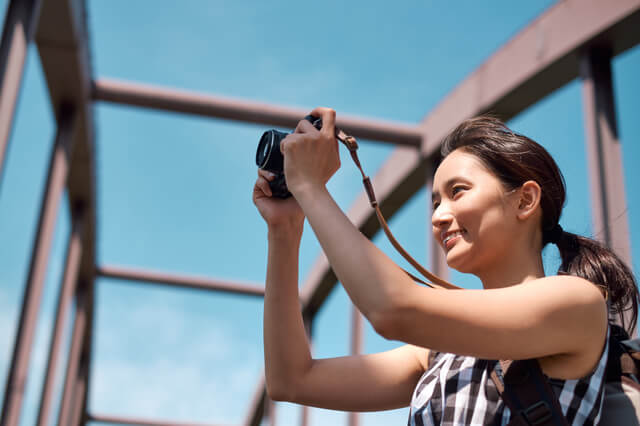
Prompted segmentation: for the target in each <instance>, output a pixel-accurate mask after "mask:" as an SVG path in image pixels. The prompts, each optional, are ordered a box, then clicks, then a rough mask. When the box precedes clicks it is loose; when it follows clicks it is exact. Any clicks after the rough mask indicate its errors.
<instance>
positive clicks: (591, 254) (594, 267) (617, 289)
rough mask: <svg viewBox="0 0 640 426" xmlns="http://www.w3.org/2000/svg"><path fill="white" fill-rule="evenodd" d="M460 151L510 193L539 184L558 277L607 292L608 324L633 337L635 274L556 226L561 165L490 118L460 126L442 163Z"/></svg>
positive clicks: (595, 246) (603, 250) (447, 145)
mask: <svg viewBox="0 0 640 426" xmlns="http://www.w3.org/2000/svg"><path fill="white" fill-rule="evenodd" d="M456 149H462V150H464V151H465V152H467V153H469V154H472V155H474V156H475V157H477V158H478V159H479V160H480V161H481V162H482V163H483V164H484V165H486V166H487V168H488V169H489V170H491V171H492V172H493V173H494V174H495V176H496V177H498V179H500V181H501V182H502V184H503V185H504V187H505V188H506V189H507V190H509V189H513V188H517V187H519V186H520V185H522V184H523V183H525V182H526V181H528V180H533V181H536V182H538V184H539V185H540V187H541V188H542V197H541V200H540V205H541V207H542V212H543V216H542V223H541V228H542V237H543V241H542V246H544V245H546V244H547V243H554V244H556V245H557V246H558V248H559V249H560V256H561V258H562V265H561V266H560V270H559V271H558V272H559V273H561V274H562V273H564V274H569V275H575V276H578V277H582V278H585V279H587V280H588V281H591V282H592V283H594V284H596V285H598V286H600V287H601V288H602V289H603V290H604V292H605V295H606V297H607V303H608V305H609V321H610V322H611V323H614V324H615V323H618V324H621V325H622V327H623V328H624V329H625V330H626V331H627V332H628V333H629V335H630V334H631V333H632V331H633V330H634V328H635V325H636V321H637V319H638V298H639V295H638V288H637V287H636V282H635V279H634V277H633V274H632V273H631V270H630V269H629V267H628V266H627V265H625V264H624V262H622V261H621V260H620V259H619V258H618V257H617V256H616V255H615V254H614V253H613V252H612V251H611V250H610V249H608V248H607V247H605V246H604V245H603V244H601V243H599V242H597V241H595V240H592V239H589V238H585V237H581V236H578V235H575V234H572V233H570V232H565V231H563V230H562V228H561V227H560V225H559V224H558V221H559V219H560V216H561V214H562V207H563V205H564V201H565V194H566V186H565V182H564V177H563V176H562V173H561V172H560V169H559V168H558V165H557V164H556V162H555V161H554V160H553V158H552V157H551V155H550V154H549V153H548V152H547V150H546V149H544V148H543V147H542V146H541V145H540V144H538V143H537V142H535V141H533V140H532V139H530V138H528V137H526V136H524V135H520V134H518V133H515V132H513V131H512V130H511V129H509V128H508V127H507V126H506V125H505V124H504V123H503V122H502V121H500V120H498V119H497V118H495V117H492V116H480V117H476V118H472V119H469V120H466V121H464V122H462V123H461V124H460V125H459V126H458V127H457V128H456V129H455V130H453V131H452V132H451V133H450V134H449V135H448V136H447V137H446V138H445V140H444V142H443V145H442V149H441V155H442V158H445V157H446V156H447V155H449V154H450V153H452V152H453V151H455V150H456ZM629 310H630V311H631V315H630V316H629V317H628V318H627V319H626V320H625V315H624V314H625V313H626V312H627V311H629ZM616 329H617V327H616Z"/></svg>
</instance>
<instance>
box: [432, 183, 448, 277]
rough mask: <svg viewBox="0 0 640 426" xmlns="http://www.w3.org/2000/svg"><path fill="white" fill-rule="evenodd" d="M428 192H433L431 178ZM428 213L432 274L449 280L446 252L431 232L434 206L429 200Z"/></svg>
mask: <svg viewBox="0 0 640 426" xmlns="http://www.w3.org/2000/svg"><path fill="white" fill-rule="evenodd" d="M427 187H428V190H429V191H428V192H429V193H431V191H432V190H433V178H431V177H429V179H428V181H427ZM427 211H428V212H429V216H428V217H427V241H428V242H429V251H430V258H431V262H430V263H431V265H430V266H431V272H433V273H434V274H436V275H437V276H439V277H440V278H442V279H445V280H448V279H449V265H447V257H446V256H445V254H444V250H442V247H441V246H440V243H439V242H438V240H437V239H435V238H434V237H433V233H432V232H431V216H432V215H433V204H432V203H431V200H430V199H428V200H427Z"/></svg>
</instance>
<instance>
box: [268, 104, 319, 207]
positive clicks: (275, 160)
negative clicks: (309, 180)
mask: <svg viewBox="0 0 640 426" xmlns="http://www.w3.org/2000/svg"><path fill="white" fill-rule="evenodd" d="M304 119H305V120H307V121H308V122H309V123H311V124H313V126H314V127H315V128H316V129H318V130H320V129H321V128H322V120H321V119H320V118H318V117H314V116H313V115H307V116H306V117H305V118H304ZM289 134H290V133H285V132H280V131H278V130H275V129H271V130H267V131H266V132H264V133H263V134H262V137H261V138H260V142H258V149H257V151H256V165H257V166H258V168H260V169H262V170H267V171H269V172H271V173H274V174H275V175H276V178H275V179H274V180H272V181H270V182H269V187H270V188H271V192H272V193H273V196H274V197H277V198H288V197H290V196H291V192H289V189H288V188H287V182H286V179H285V176H284V157H283V156H282V152H280V142H282V140H283V139H284V138H286V137H287V136H288V135H289Z"/></svg>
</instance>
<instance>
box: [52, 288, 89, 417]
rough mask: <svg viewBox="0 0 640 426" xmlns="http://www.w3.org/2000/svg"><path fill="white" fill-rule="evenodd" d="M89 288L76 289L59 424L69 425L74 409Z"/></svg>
mask: <svg viewBox="0 0 640 426" xmlns="http://www.w3.org/2000/svg"><path fill="white" fill-rule="evenodd" d="M86 292H87V289H86V288H81V286H80V285H79V286H78V289H77V291H76V315H75V318H74V321H73V332H72V335H71V349H70V351H69V360H68V363H67V374H66V375H65V380H64V390H63V392H62V402H61V403H60V412H59V413H58V426H69V425H70V424H71V423H70V420H71V416H72V410H73V396H74V393H75V387H76V380H77V377H78V370H79V368H80V358H81V355H82V344H83V342H84V336H85V333H86V328H87V300H86V299H87V294H86Z"/></svg>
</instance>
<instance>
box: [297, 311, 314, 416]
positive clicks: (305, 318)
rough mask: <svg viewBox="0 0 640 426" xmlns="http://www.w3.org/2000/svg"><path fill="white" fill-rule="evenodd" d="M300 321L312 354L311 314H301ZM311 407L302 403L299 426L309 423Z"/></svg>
mask: <svg viewBox="0 0 640 426" xmlns="http://www.w3.org/2000/svg"><path fill="white" fill-rule="evenodd" d="M302 321H303V323H304V330H305V331H306V332H307V339H308V340H309V350H310V351H311V353H312V354H313V317H312V316H311V315H303V317H302ZM310 410H311V409H310V408H309V407H308V406H306V405H303V406H302V411H301V413H300V426H307V425H308V424H309V411H310Z"/></svg>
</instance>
